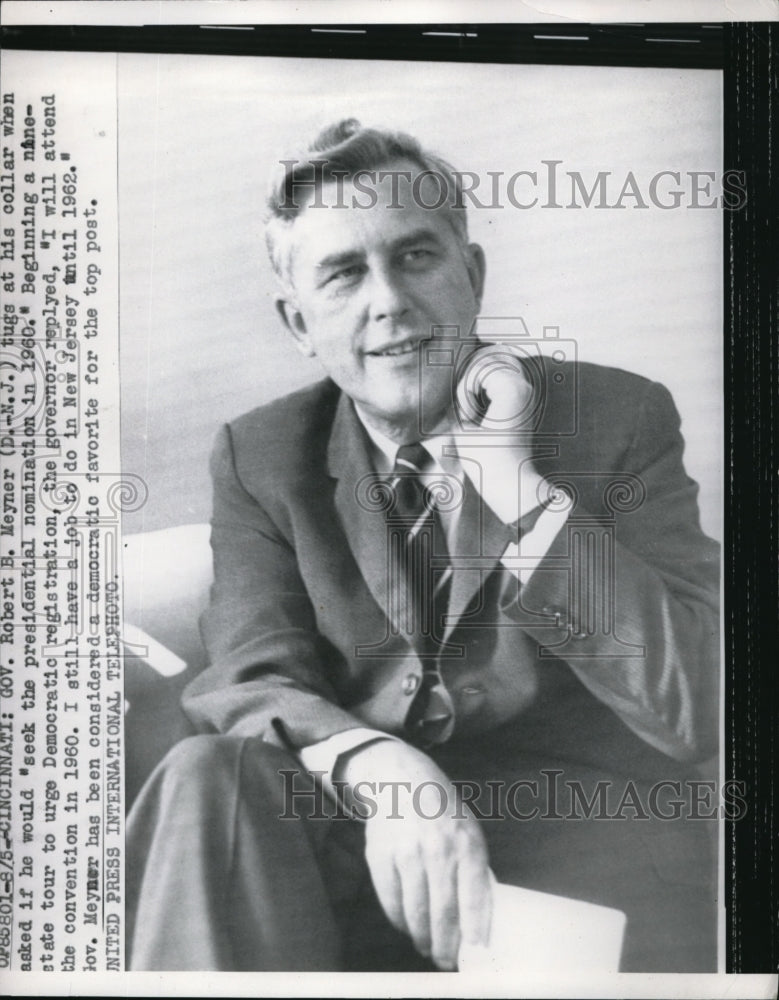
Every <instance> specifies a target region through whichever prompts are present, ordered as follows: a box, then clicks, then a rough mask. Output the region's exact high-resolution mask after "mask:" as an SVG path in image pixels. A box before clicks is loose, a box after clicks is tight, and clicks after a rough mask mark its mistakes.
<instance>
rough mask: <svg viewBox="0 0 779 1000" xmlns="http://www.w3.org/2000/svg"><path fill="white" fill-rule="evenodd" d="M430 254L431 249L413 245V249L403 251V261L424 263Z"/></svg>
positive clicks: (430, 256)
mask: <svg viewBox="0 0 779 1000" xmlns="http://www.w3.org/2000/svg"><path fill="white" fill-rule="evenodd" d="M432 256H433V252H432V250H428V249H427V248H425V247H415V248H414V249H413V250H406V251H405V253H404V254H403V261H404V263H407V264H425V263H427V262H428V260H430V258H432Z"/></svg>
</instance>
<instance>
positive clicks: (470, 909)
mask: <svg viewBox="0 0 779 1000" xmlns="http://www.w3.org/2000/svg"><path fill="white" fill-rule="evenodd" d="M492 882H493V876H492V874H491V873H490V870H489V868H488V867H487V864H486V862H485V860H484V859H483V858H481V857H473V856H471V855H468V856H466V857H464V858H463V860H462V861H461V862H460V866H459V868H458V873H457V898H458V909H459V917H460V933H461V935H462V939H463V941H465V942H467V943H468V944H480V945H486V944H487V943H488V942H489V938H490V924H491V920H492Z"/></svg>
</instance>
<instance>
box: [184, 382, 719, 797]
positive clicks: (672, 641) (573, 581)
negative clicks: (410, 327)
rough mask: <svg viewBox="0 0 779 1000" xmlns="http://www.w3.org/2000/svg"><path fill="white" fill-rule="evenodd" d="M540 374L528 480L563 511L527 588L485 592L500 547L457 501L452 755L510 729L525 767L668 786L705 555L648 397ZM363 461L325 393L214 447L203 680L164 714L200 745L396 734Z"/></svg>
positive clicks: (409, 664) (498, 537)
mask: <svg viewBox="0 0 779 1000" xmlns="http://www.w3.org/2000/svg"><path fill="white" fill-rule="evenodd" d="M555 373H556V374H562V375H563V379H562V380H558V381H555V380H554V379H553V378H552V377H551V373H550V372H549V371H547V368H546V367H545V364H544V363H542V362H539V363H538V371H537V372H536V375H539V377H541V378H542V379H543V380H544V382H545V395H544V400H545V402H544V406H543V408H542V409H543V412H542V413H540V414H539V420H538V424H537V428H536V434H535V443H536V445H537V447H538V449H540V454H541V456H542V457H539V458H538V459H537V467H538V469H539V471H540V472H541V473H542V474H543V475H544V476H546V477H547V478H548V479H552V480H555V481H558V482H561V483H566V484H567V488H568V490H569V492H571V493H572V495H573V496H574V497H575V506H574V509H573V511H572V513H571V516H570V518H569V521H568V525H567V526H566V528H565V529H563V530H562V531H561V532H560V533H559V535H558V536H557V538H556V540H555V541H554V543H553V545H552V547H551V549H550V550H549V552H548V553H547V555H546V557H545V558H544V560H543V562H542V564H541V565H540V566H539V567H538V568H537V569H536V570H535V572H534V574H533V576H532V578H531V579H530V581H529V582H528V583H527V585H525V586H523V587H522V588H520V589H518V588H517V587H516V585H515V586H514V587H513V588H512V587H511V586H509V587H507V586H506V581H505V574H503V575H501V574H499V573H497V574H496V573H493V572H492V571H493V570H494V569H495V568H496V566H498V565H499V557H500V555H501V553H502V552H503V550H504V548H505V545H506V541H507V539H508V534H507V529H506V527H505V526H504V525H503V524H501V523H500V522H499V521H498V520H497V518H496V517H495V516H494V515H493V514H492V513H491V511H490V510H489V509H488V508H486V506H484V505H482V504H481V502H480V500H479V497H478V494H477V493H476V491H475V490H473V489H472V488H471V489H468V490H466V497H465V503H464V507H463V510H462V513H461V516H460V524H459V529H458V541H457V543H456V545H455V547H454V552H453V556H454V560H453V561H454V564H455V572H454V579H453V584H452V596H451V602H450V618H449V624H448V626H447V639H448V641H449V643H450V646H451V650H450V652H451V655H448V656H446V657H444V658H443V659H442V669H443V674H444V677H445V679H446V682H447V685H448V686H449V688H450V690H451V692H452V695H453V698H454V702H455V705H456V709H457V729H456V734H455V739H460V738H463V739H468V738H473V737H474V736H475V735H476V734H485V733H488V732H490V731H491V730H494V729H495V728H496V727H503V728H504V729H505V726H506V725H508V726H511V725H513V724H516V727H517V731H518V734H519V735H518V739H519V740H520V741H521V742H522V744H523V745H526V746H527V747H528V748H529V749H532V751H533V752H534V753H535V754H538V755H539V756H541V757H543V755H544V754H545V753H550V754H552V755H553V756H554V758H555V759H564V758H567V759H576V760H580V761H582V762H586V763H588V764H590V765H592V767H593V768H594V769H596V770H597V771H599V772H600V771H602V770H605V771H606V772H609V771H615V770H616V771H621V772H622V773H623V774H625V773H630V774H631V776H638V777H646V778H652V777H656V776H660V777H664V778H666V777H669V775H670V776H671V777H673V776H674V772H673V770H671V771H669V765H670V764H671V762H672V761H677V762H690V761H697V760H702V759H704V758H707V757H709V756H710V755H711V754H712V753H713V752H714V751H715V749H716V736H717V705H718V689H719V685H718V670H717V664H718V656H719V629H718V618H717V605H718V579H719V573H718V565H717V547H716V545H715V543H713V542H712V541H711V540H710V539H708V538H706V536H704V535H703V534H702V532H701V529H700V526H699V519H698V511H697V504H696V495H697V486H696V484H695V483H694V482H693V481H692V480H691V479H689V478H688V476H687V475H686V473H685V471H684V468H683V465H682V451H683V439H682V437H681V434H680V432H679V418H678V415H677V413H676V410H675V407H674V404H673V401H672V399H671V397H670V395H669V393H668V392H667V390H665V389H664V388H663V387H662V386H661V385H659V384H657V383H652V382H649V381H647V380H646V379H643V378H640V377H638V376H636V375H632V374H629V373H626V372H623V371H620V370H616V369H608V368H604V367H600V366H594V365H589V364H583V363H582V364H578V365H574V364H568V363H566V364H563V365H562V366H556V367H555ZM573 390H575V391H573ZM368 456H369V449H368V441H367V437H366V435H365V431H364V429H363V428H362V426H361V424H360V423H359V420H358V418H357V417H356V414H355V413H354V410H353V407H352V404H351V402H350V401H349V399H348V398H346V397H345V396H344V395H343V394H342V393H341V392H340V390H339V389H338V388H337V387H336V386H335V385H334V384H333V383H332V382H330V381H328V380H326V381H324V382H321V383H319V384H317V385H314V386H312V387H311V388H308V389H305V390H303V391H301V392H297V393H295V394H293V395H290V396H287V397H285V398H283V399H280V400H277V401H275V402H273V403H270V404H269V405H266V406H263V407H260V408H258V409H256V410H253V411H252V412H250V413H248V414H245V415H244V416H242V417H239V418H238V419H237V420H235V421H233V422H232V423H231V424H229V425H228V426H226V427H225V428H223V429H222V430H221V432H220V434H219V436H218V439H217V442H216V447H215V449H214V453H213V458H212V474H213V481H214V513H213V522H212V547H213V551H214V568H215V583H214V586H213V592H212V601H211V606H210V609H209V610H208V611H207V613H206V615H205V617H204V621H203V630H204V638H205V641H206V645H207V647H208V649H209V652H210V657H211V666H210V667H209V668H208V669H207V670H206V671H205V672H204V673H203V674H201V675H200V676H199V677H197V678H196V679H195V681H194V682H193V683H192V684H191V685H190V686H189V688H188V690H187V692H186V693H185V698H184V707H185V709H186V711H187V712H188V714H189V715H190V716H191V717H192V718H193V720H194V721H195V722H196V724H197V725H198V726H199V727H200V728H202V729H205V730H211V731H220V732H225V731H229V732H232V733H236V734H245V735H252V736H254V735H259V736H262V737H263V738H264V739H266V740H269V741H271V742H275V743H279V742H283V741H284V739H285V740H286V741H287V742H288V744H291V745H292V746H293V747H302V746H306V745H308V744H311V743H314V742H316V741H319V740H321V739H324V738H326V737H328V736H330V735H332V734H333V733H336V732H338V731H341V730H344V729H348V728H350V727H355V726H361V725H366V724H367V725H370V726H376V727H379V728H381V729H384V730H387V731H393V732H399V733H400V732H402V729H403V723H404V718H405V716H406V713H407V712H408V709H409V706H410V703H411V700H412V693H413V691H412V689H413V686H414V685H413V682H411V681H409V676H410V675H414V676H415V677H419V676H420V675H421V673H422V666H421V664H420V661H419V659H418V657H417V656H416V655H415V653H414V652H413V650H412V648H411V646H410V645H409V643H408V642H407V641H406V639H405V638H404V637H403V636H402V635H401V634H398V633H397V632H396V631H395V630H393V627H392V623H391V621H390V618H389V617H388V613H387V602H388V595H387V556H386V526H385V521H384V515H383V514H382V513H381V512H377V511H375V510H374V511H372V510H369V509H368V507H369V506H370V504H369V503H366V502H365V497H364V495H363V496H362V497H360V496H358V492H359V490H358V484H360V482H361V480H363V478H364V477H365V476H366V475H369V474H370V473H371V466H370V462H369V457H368ZM485 581H486V585H485V586H482V584H483V583H485ZM274 720H276V721H275V722H274ZM280 734H283V739H282V738H280ZM481 740H482V743H483V740H484V738H483V737H481Z"/></svg>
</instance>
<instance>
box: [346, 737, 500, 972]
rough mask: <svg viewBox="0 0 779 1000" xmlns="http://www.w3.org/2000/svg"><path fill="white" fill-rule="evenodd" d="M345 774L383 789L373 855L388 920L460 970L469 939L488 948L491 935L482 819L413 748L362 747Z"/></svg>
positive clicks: (373, 825) (369, 833) (369, 843)
mask: <svg viewBox="0 0 779 1000" xmlns="http://www.w3.org/2000/svg"><path fill="white" fill-rule="evenodd" d="M339 777H341V778H343V779H344V780H346V781H347V782H348V784H349V785H350V786H351V787H352V788H355V786H358V785H359V783H360V782H369V783H371V785H372V789H373V788H375V790H376V794H375V795H374V794H373V793H372V794H371V799H372V801H375V802H376V804H377V807H378V808H377V811H376V814H375V815H373V816H372V817H371V818H369V819H368V820H367V821H366V831H365V838H366V840H365V854H366V859H367V861H368V867H369V869H370V873H371V878H372V879H373V885H374V887H375V889H376V894H377V896H378V897H379V901H380V903H381V905H382V907H383V908H384V912H385V913H386V915H387V918H388V919H389V921H390V922H391V923H392V924H393V926H395V927H397V928H398V930H401V931H404V932H405V933H407V934H408V935H409V936H410V937H411V939H412V941H413V942H414V945H415V946H416V948H417V950H418V951H419V952H420V953H421V954H423V955H425V956H426V957H431V958H432V959H433V961H434V962H435V963H436V965H438V966H439V968H441V969H455V968H456V967H457V953H458V950H459V947H460V941H461V940H464V941H467V942H468V943H469V944H486V943H487V940H488V937H489V929H490V917H491V910H492V896H491V876H490V871H489V861H488V857H487V848H486V845H485V843H484V837H483V835H482V832H481V830H480V829H479V824H478V822H477V820H476V819H475V817H474V816H473V815H472V814H471V813H470V812H469V810H468V809H467V807H465V806H463V805H461V804H460V803H459V800H458V797H457V790H456V789H455V787H454V785H452V783H451V782H450V781H449V779H448V778H447V777H446V775H445V774H444V772H443V771H442V770H441V769H440V768H439V767H437V766H436V764H434V763H433V761H432V760H431V759H430V758H429V757H428V756H426V754H424V753H422V752H421V751H420V750H416V749H415V748H414V747H411V746H409V745H408V744H407V743H402V742H400V741H397V740H382V741H380V742H376V743H372V744H370V745H369V746H367V747H364V748H361V749H359V750H357V751H356V752H354V753H353V754H350V755H349V756H348V758H347V759H346V762H345V764H344V766H343V767H342V768H341V769H339ZM425 783H428V784H425ZM393 785H394V790H393ZM382 786H383V790H382ZM366 787H367V786H365V785H364V786H363V788H366ZM355 790H356V791H359V788H357V789H355ZM442 805H443V806H445V808H443V809H442ZM414 806H416V808H414ZM438 813H440V814H441V815H438V816H437V814H438ZM434 816H437V818H435V819H433V818H428V817H434Z"/></svg>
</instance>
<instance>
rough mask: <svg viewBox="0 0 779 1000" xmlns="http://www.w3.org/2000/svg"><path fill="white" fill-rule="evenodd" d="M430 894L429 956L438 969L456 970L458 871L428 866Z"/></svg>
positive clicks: (458, 935) (451, 867)
mask: <svg viewBox="0 0 779 1000" xmlns="http://www.w3.org/2000/svg"><path fill="white" fill-rule="evenodd" d="M428 887H429V893H430V934H431V939H432V949H431V955H432V958H433V961H434V962H435V963H436V965H437V966H438V967H439V968H441V969H455V968H456V967H457V952H458V950H459V947H460V926H459V920H458V900H457V871H456V868H455V867H454V865H453V864H447V865H431V867H430V870H429V872H428Z"/></svg>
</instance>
